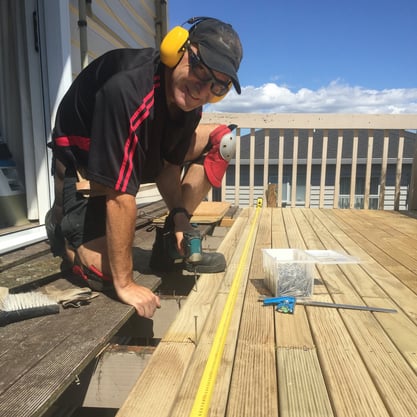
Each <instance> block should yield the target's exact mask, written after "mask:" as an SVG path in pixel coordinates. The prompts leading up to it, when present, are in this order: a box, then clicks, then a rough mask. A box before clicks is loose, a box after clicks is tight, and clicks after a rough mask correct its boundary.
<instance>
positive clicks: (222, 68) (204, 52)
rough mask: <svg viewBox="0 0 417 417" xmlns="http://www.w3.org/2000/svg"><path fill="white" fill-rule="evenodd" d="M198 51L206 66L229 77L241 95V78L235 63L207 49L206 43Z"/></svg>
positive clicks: (202, 43) (201, 44)
mask: <svg viewBox="0 0 417 417" xmlns="http://www.w3.org/2000/svg"><path fill="white" fill-rule="evenodd" d="M198 50H199V52H200V56H201V59H202V60H203V62H204V64H205V65H207V66H208V67H209V68H210V69H212V70H214V71H218V72H221V73H222V74H226V75H227V76H229V77H230V78H231V80H232V83H233V87H235V90H236V92H237V93H238V94H240V93H241V89H240V83H239V78H238V76H237V72H236V70H235V67H234V65H233V62H231V61H230V59H229V58H228V57H227V56H224V55H222V54H220V53H216V52H215V51H213V50H212V49H210V48H208V47H206V46H205V45H204V41H203V42H200V43H199V45H198Z"/></svg>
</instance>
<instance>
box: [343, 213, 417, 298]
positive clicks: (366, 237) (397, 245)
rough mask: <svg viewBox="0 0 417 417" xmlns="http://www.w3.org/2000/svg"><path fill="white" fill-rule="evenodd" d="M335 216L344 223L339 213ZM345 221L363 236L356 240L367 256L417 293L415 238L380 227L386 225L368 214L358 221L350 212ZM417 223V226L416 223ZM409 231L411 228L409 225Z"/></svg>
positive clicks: (416, 245) (416, 244)
mask: <svg viewBox="0 0 417 417" xmlns="http://www.w3.org/2000/svg"><path fill="white" fill-rule="evenodd" d="M373 212H376V210H373ZM335 214H337V215H339V219H340V220H342V218H341V217H340V214H341V213H340V212H337V213H335ZM364 218H366V219H367V222H364ZM343 221H344V222H345V223H346V224H348V225H349V226H350V227H352V228H353V229H354V230H355V233H357V234H358V235H360V236H361V238H360V240H359V239H356V240H357V241H358V242H360V243H361V245H362V246H363V247H364V248H365V249H366V252H367V254H368V255H371V256H372V257H373V258H374V259H375V260H376V261H378V263H380V264H382V265H384V267H385V269H387V271H389V272H391V273H392V274H393V275H395V276H396V277H397V278H398V279H399V280H400V281H401V282H403V283H404V284H405V285H407V286H408V287H409V288H410V289H411V290H413V291H414V292H415V293H416V294H417V280H416V275H415V271H417V250H415V248H417V239H416V238H415V237H410V236H408V235H407V234H402V233H400V232H398V230H397V229H395V228H387V227H384V228H383V229H382V228H381V227H380V226H379V225H380V224H384V222H383V221H381V219H380V216H379V215H373V214H369V213H366V214H365V215H361V216H360V220H359V219H358V217H357V216H354V213H350V212H347V213H346V214H345V216H343ZM396 221H397V223H401V220H400V219H399V218H396ZM414 222H415V223H417V221H416V220H414ZM414 227H416V226H414ZM409 228H410V229H412V225H409ZM358 237H359V236H358ZM368 242H370V244H368ZM404 268H405V269H404Z"/></svg>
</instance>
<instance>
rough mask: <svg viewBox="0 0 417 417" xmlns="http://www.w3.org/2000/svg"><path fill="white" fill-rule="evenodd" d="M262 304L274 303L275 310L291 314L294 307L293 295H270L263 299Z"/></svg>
mask: <svg viewBox="0 0 417 417" xmlns="http://www.w3.org/2000/svg"><path fill="white" fill-rule="evenodd" d="M263 303H264V306H267V305H276V308H275V309H276V311H279V312H280V313H285V314H293V313H294V309H295V297H271V298H264V299H263Z"/></svg>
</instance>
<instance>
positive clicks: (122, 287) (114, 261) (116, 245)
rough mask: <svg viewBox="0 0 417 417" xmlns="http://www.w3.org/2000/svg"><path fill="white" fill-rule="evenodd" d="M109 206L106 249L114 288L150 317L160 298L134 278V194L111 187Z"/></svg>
mask: <svg viewBox="0 0 417 417" xmlns="http://www.w3.org/2000/svg"><path fill="white" fill-rule="evenodd" d="M106 208H107V213H106V214H107V215H106V238H107V252H108V260H109V267H110V271H111V275H112V278H113V284H114V287H115V290H116V292H117V295H118V297H119V298H120V300H121V301H123V302H125V303H126V304H129V305H132V306H133V307H135V309H136V310H137V312H138V314H139V315H140V316H143V317H148V318H150V317H152V316H153V314H154V312H155V309H156V308H159V307H160V302H159V297H157V296H156V295H155V294H154V293H153V292H152V291H151V290H149V289H148V288H146V287H142V286H140V285H137V284H136V283H135V282H134V281H133V260H132V245H133V238H134V233H135V223H136V200H135V197H134V196H132V195H129V194H123V193H119V192H116V191H114V190H109V191H108V194H107V202H106Z"/></svg>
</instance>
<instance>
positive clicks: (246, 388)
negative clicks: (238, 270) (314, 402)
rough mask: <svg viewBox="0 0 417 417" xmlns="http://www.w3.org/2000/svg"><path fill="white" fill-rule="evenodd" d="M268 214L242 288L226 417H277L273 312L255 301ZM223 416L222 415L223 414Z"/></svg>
mask: <svg viewBox="0 0 417 417" xmlns="http://www.w3.org/2000/svg"><path fill="white" fill-rule="evenodd" d="M271 222H272V210H271V209H270V208H264V209H263V210H262V214H261V219H260V223H259V228H258V233H257V237H256V242H255V248H254V253H253V257H252V263H251V269H250V275H249V282H248V285H247V288H246V294H245V303H244V306H243V311H242V318H241V323H240V330H239V338H238V343H237V348H236V354H235V358H234V365H233V374H232V380H231V384H230V392H229V400H228V405H227V413H226V415H227V416H228V417H232V416H239V417H245V416H247V417H252V416H259V417H269V416H278V389H277V377H276V371H275V337H274V335H275V331H274V311H273V309H269V308H265V307H263V306H262V303H260V302H259V301H258V298H259V295H260V294H262V293H264V292H265V290H264V287H263V285H261V282H262V280H263V277H264V274H263V268H262V253H261V249H262V248H269V247H271ZM223 415H224V414H223Z"/></svg>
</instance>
